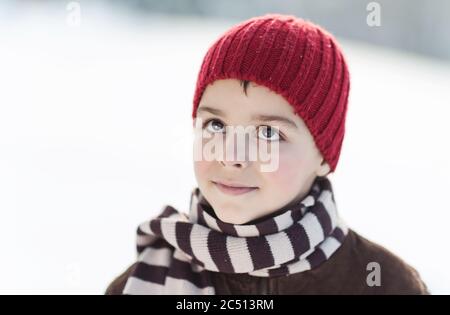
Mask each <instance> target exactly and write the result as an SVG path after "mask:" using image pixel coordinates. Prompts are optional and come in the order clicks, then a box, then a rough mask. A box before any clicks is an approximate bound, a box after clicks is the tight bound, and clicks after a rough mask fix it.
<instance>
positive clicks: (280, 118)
mask: <svg viewBox="0 0 450 315" xmlns="http://www.w3.org/2000/svg"><path fill="white" fill-rule="evenodd" d="M202 111H204V112H209V113H211V114H214V115H217V116H222V117H226V115H225V113H224V112H223V111H221V110H220V109H217V108H213V107H209V106H202V107H199V108H198V109H197V112H202ZM252 119H253V120H259V121H264V122H268V121H278V122H282V123H285V124H287V125H290V126H292V127H294V128H297V129H298V126H297V124H296V123H295V122H294V121H292V120H291V119H289V118H286V117H283V116H277V115H263V114H259V115H254V116H253V117H252Z"/></svg>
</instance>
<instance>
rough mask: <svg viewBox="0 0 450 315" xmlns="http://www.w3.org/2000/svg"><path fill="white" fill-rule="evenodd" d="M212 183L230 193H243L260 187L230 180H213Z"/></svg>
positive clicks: (222, 190)
mask: <svg viewBox="0 0 450 315" xmlns="http://www.w3.org/2000/svg"><path fill="white" fill-rule="evenodd" d="M212 183H213V184H214V185H215V186H216V187H217V188H218V189H219V190H220V191H221V192H223V193H225V194H228V195H242V194H245V193H248V192H251V191H254V190H256V189H258V187H255V186H247V185H243V184H238V183H232V182H228V181H212Z"/></svg>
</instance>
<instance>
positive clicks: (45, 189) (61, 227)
mask: <svg viewBox="0 0 450 315" xmlns="http://www.w3.org/2000/svg"><path fill="white" fill-rule="evenodd" d="M0 8H1V11H0V12H1V13H0V43H1V44H0V47H1V48H0V87H1V89H0V91H1V93H0V250H1V251H0V254H1V259H0V293H24V294H28V293H39V294H47V293H56V294H71V293H75V294H78V293H79V294H85V293H86V294H102V293H103V292H104V290H105V289H106V286H107V285H108V283H109V282H110V281H111V280H112V279H113V278H114V277H115V276H117V275H118V274H119V273H120V272H122V271H123V270H124V269H125V268H126V267H127V266H129V265H130V264H131V263H132V262H133V261H134V259H135V247H134V240H135V229H136V227H137V225H138V224H139V223H140V222H141V221H143V220H146V219H148V218H150V217H152V216H153V215H155V214H156V213H159V211H160V209H161V208H162V207H163V206H164V205H165V204H171V205H173V206H174V207H176V208H178V209H180V210H184V211H187V204H188V201H189V197H190V195H189V194H190V191H191V188H192V187H193V186H194V185H196V182H195V178H194V173H193V169H192V159H191V151H190V150H191V141H192V139H191V116H190V114H191V106H192V96H193V91H194V85H195V79H196V75H197V71H198V69H199V66H200V62H201V59H202V58H203V55H204V53H205V52H206V49H207V48H208V47H209V45H210V44H211V43H212V41H213V40H214V39H215V38H216V37H217V36H218V35H219V34H220V33H221V32H223V31H224V30H225V29H227V28H228V27H229V26H231V25H232V24H234V21H229V20H225V19H224V20H221V19H218V18H214V19H208V18H195V19H194V18H186V17H178V18H175V17H173V16H172V17H170V18H168V17H165V16H164V15H153V16H151V17H148V16H145V17H142V16H135V15H131V14H129V15H127V14H117V12H115V11H114V10H104V9H103V7H97V6H84V7H83V10H82V12H81V13H82V15H81V18H82V19H81V24H80V25H78V26H76V25H73V24H71V23H70V21H68V20H67V14H68V11H67V10H66V7H65V5H60V6H51V7H50V6H48V7H47V6H37V5H35V6H32V5H29V6H27V7H26V10H24V8H20V12H19V11H18V9H17V7H13V6H11V7H9V6H7V5H2V6H1V7H0ZM339 40H340V41H341V42H342V46H343V48H344V51H345V53H346V55H347V59H348V61H349V66H350V72H351V80H352V81H351V94H350V95H351V96H350V103H349V112H348V117H347V127H346V130H347V133H346V138H345V141H344V146H343V150H342V153H341V158H340V162H339V165H338V168H337V170H336V172H335V173H334V174H332V175H331V177H330V178H331V179H332V182H333V185H334V190H335V193H336V199H337V203H338V209H339V211H340V213H341V214H342V216H343V217H344V218H345V219H346V221H347V222H348V223H349V225H350V226H351V227H352V228H354V229H355V230H356V231H358V232H359V233H361V234H362V235H363V236H365V237H367V238H369V239H371V240H373V241H376V242H378V243H380V244H382V245H383V246H385V247H387V248H388V249H390V250H392V251H393V252H395V253H396V254H397V255H399V256H400V257H402V258H403V259H404V260H405V261H407V262H408V263H409V264H411V265H412V266H413V267H415V268H416V269H417V270H418V271H419V272H420V274H421V276H422V278H423V279H424V281H425V282H426V284H427V285H428V287H429V289H430V291H431V292H432V293H434V294H441V293H447V294H449V293H450V270H449V268H448V266H449V261H450V252H449V248H450V246H449V241H450V236H449V231H450V226H449V221H450V205H449V202H448V201H447V200H446V197H447V196H448V195H447V194H449V188H450V165H449V162H450V148H449V140H448V135H450V123H449V116H450V109H449V106H450V93H449V87H450V65H449V64H448V63H444V62H442V61H436V60H433V59H428V58H426V57H423V56H419V55H414V54H412V53H404V52H399V51H394V50H388V49H382V48H380V47H377V46H371V45H368V44H361V43H358V42H352V41H348V40H345V39H341V38H339Z"/></svg>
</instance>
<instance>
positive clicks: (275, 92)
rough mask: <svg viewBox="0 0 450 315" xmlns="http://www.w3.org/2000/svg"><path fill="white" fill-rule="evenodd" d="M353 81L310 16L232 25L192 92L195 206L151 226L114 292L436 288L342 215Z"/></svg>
mask: <svg viewBox="0 0 450 315" xmlns="http://www.w3.org/2000/svg"><path fill="white" fill-rule="evenodd" d="M349 87H350V83H349V72H348V69H347V64H346V61H345V58H344V56H343V54H342V51H341V48H340V46H339V45H338V43H337V42H336V39H335V38H334V37H333V36H332V35H331V34H330V33H328V32H327V31H325V30H324V29H322V28H321V27H319V26H317V25H314V24H313V23H311V22H308V21H305V20H302V19H299V18H297V17H294V16H291V15H280V14H267V15H264V16H260V17H255V18H252V19H249V20H247V21H244V22H242V23H239V24H237V25H235V26H233V27H232V28H231V29H230V30H228V31H227V32H225V33H224V34H222V36H220V37H219V39H218V40H216V41H215V42H214V43H213V45H212V46H211V47H210V49H209V50H208V52H207V53H206V56H205V58H204V60H203V63H202V65H201V69H200V71H199V74H198V80H197V86H196V90H195V95H194V106H193V112H192V117H193V118H194V126H195V130H196V141H195V145H194V151H195V152H197V153H200V154H197V155H196V156H195V157H196V158H195V159H194V160H195V162H194V170H195V176H196V180H197V182H198V187H196V188H195V189H193V191H192V195H191V201H190V208H189V214H188V215H187V214H185V213H182V212H179V211H178V210H176V209H174V208H173V207H171V206H169V205H168V206H166V207H165V208H164V210H163V212H162V213H161V214H160V215H159V216H158V217H156V218H154V219H152V220H150V221H148V222H144V223H143V224H141V225H140V226H139V228H138V231H137V234H138V235H137V249H138V254H139V255H138V261H137V262H136V263H135V264H133V265H132V266H131V267H130V268H129V269H128V270H126V271H125V272H124V273H123V274H122V275H121V276H119V277H118V278H117V279H115V280H114V281H113V282H112V283H111V284H110V286H109V287H108V289H107V294H428V291H427V288H426V286H425V284H424V283H423V282H422V280H421V279H420V277H419V275H418V273H417V271H416V270H415V269H413V268H412V267H410V266H409V265H408V264H406V263H405V262H404V261H402V260H401V259H400V258H399V257H397V256H395V255H394V254H392V253H390V252H389V251H388V250H386V249H385V248H383V247H381V246H379V245H377V244H375V243H372V242H371V241H369V240H367V239H365V238H363V237H362V236H360V235H358V234H357V233H356V232H354V231H353V230H351V229H349V228H347V226H346V224H345V223H344V221H343V220H342V219H341V218H340V217H339V214H338V212H337V208H336V203H335V198H334V195H333V189H332V185H331V182H330V180H329V179H328V178H327V175H328V174H329V173H331V172H333V171H334V170H335V169H336V166H337V163H338V160H339V155H340V150H341V147H342V143H343V139H344V132H345V118H346V112H347V103H348V94H349ZM239 127H242V128H239ZM243 130H244V131H243ZM235 134H236V135H238V136H239V135H244V140H245V141H246V142H245V141H244V144H243V143H242V141H241V142H238V143H236V142H235V141H234V140H235V137H234V136H235ZM247 139H248V140H247ZM241 140H242V138H241ZM247 145H248V148H249V150H248V151H247ZM211 148H213V149H211ZM243 148H244V149H243ZM262 148H263V149H265V150H262ZM235 150H237V155H235V154H234V151H235ZM252 150H253V151H252ZM256 151H257V152H258V153H259V154H262V153H264V152H266V151H268V155H269V159H268V160H269V161H270V162H273V161H275V163H272V164H271V165H269V166H267V163H264V162H265V161H266V159H263V158H262V157H259V156H258V157H259V158H252V157H251V156H250V152H256ZM228 152H233V154H231V158H229V157H230V156H229V155H228ZM372 268H374V269H372ZM368 270H369V271H368ZM370 270H375V271H376V272H378V274H376V273H374V274H372V275H369V273H370Z"/></svg>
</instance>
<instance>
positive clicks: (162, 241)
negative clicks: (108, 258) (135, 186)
mask: <svg viewBox="0 0 450 315" xmlns="http://www.w3.org/2000/svg"><path fill="white" fill-rule="evenodd" d="M208 206H209V204H208V203H207V202H206V199H204V197H203V195H202V194H201V192H200V190H199V188H198V187H196V188H195V189H193V191H192V193H191V199H190V212H189V216H188V215H186V214H185V213H182V212H179V211H177V210H176V209H174V208H173V207H171V206H170V205H166V206H165V208H164V209H163V211H162V213H161V214H160V215H159V216H157V217H156V218H154V219H152V220H150V221H147V222H144V223H143V224H141V225H140V226H139V227H138V229H137V251H138V262H137V264H136V268H135V269H134V271H133V272H132V274H131V275H130V277H129V278H128V280H127V283H126V285H125V288H124V291H123V293H124V294H194V295H198V294H215V289H214V287H213V284H212V280H211V272H222V273H247V274H250V275H252V276H257V277H271V276H280V275H289V274H293V273H297V272H302V271H305V270H309V269H313V268H315V267H316V266H318V265H319V264H321V263H322V262H324V261H326V260H327V259H328V258H329V257H330V256H331V255H332V254H333V253H334V252H335V251H336V250H337V249H338V248H339V247H340V245H341V244H342V242H343V240H344V238H345V235H346V234H347V231H348V229H347V227H346V225H345V223H344V222H343V221H342V220H341V219H340V218H339V217H338V214H337V211H336V205H335V200H334V196H333V190H332V187H331V182H330V181H329V179H328V178H326V177H317V178H316V180H315V181H314V183H313V185H312V188H311V190H310V191H309V194H308V195H307V196H306V197H305V198H304V199H303V200H302V201H301V202H299V203H298V204H297V205H295V206H293V207H290V208H287V209H284V210H282V211H281V212H280V211H279V212H275V215H273V216H270V217H269V218H267V219H263V220H262V221H261V220H260V221H259V222H257V223H254V224H252V223H250V224H241V225H239V224H230V223H226V222H223V221H221V220H219V219H218V218H216V217H215V216H214V215H212V214H211V213H210V211H209V212H208Z"/></svg>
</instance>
